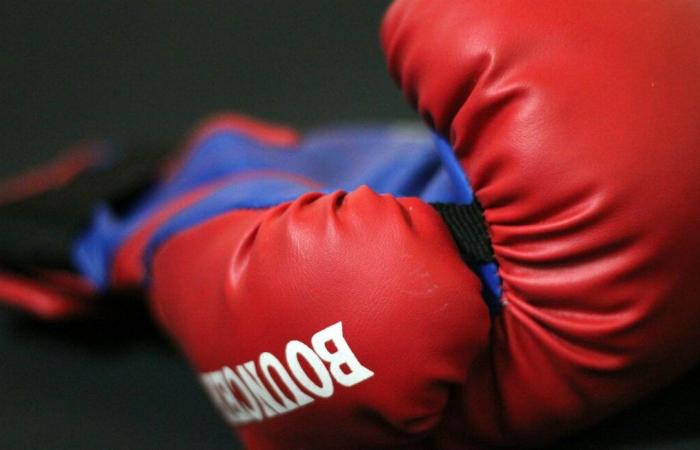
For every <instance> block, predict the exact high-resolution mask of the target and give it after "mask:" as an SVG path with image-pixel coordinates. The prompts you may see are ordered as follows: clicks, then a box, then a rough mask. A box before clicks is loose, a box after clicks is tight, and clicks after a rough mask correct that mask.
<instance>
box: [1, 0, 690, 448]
mask: <svg viewBox="0 0 700 450" xmlns="http://www.w3.org/2000/svg"><path fill="white" fill-rule="evenodd" d="M385 5H386V2H383V1H376V0H375V1H370V0H362V1H360V0H355V1H337V0H334V1H326V0H306V1H283V0H277V1H272V0H256V1H253V0H250V1H236V0H229V1H202V2H184V1H182V2H180V1H174V0H172V1H169V0H156V1H148V2H128V1H121V2H116V1H103V2H95V1H88V0H83V1H65V0H60V1H49V0H44V1H34V2H25V1H21V2H20V1H14V0H13V1H5V2H2V4H1V5H0V136H1V137H2V142H3V143H2V149H0V173H7V172H10V171H12V170H15V169H17V168H21V167H25V166H27V165H29V164H31V163H33V162H37V161H40V160H41V159H43V158H45V157H47V156H48V155H51V154H53V153H55V152H56V151H58V150H59V149H60V148H61V147H62V146H63V145H65V144H67V143H69V142H71V141H74V140H76V139H79V138H83V137H90V136H94V137H101V136H109V137H117V138H128V137H135V136H136V137H139V136H143V137H164V136H174V135H179V134H181V133H182V132H183V131H184V130H186V129H187V128H188V127H189V126H191V125H192V123H193V122H194V121H196V120H197V119H199V118H201V117H202V116H204V115H206V114H208V113H211V112H212V111H217V110H223V109H236V110H240V111H245V112H247V113H250V114H254V115H258V116H261V117H263V118H266V119H268V120H274V121H282V122H288V123H291V124H293V125H296V126H298V127H301V128H307V127H310V126H314V125H319V124H323V123H327V122H332V121H345V120H353V119H367V118H370V119H397V118H398V119H406V118H409V119H410V118H415V116H414V114H413V112H412V111H411V110H410V109H409V108H408V107H407V106H406V104H405V102H404V100H403V98H402V96H401V95H400V93H399V91H398V89H396V88H395V87H394V85H393V83H392V82H391V80H390V78H389V77H388V76H387V75H386V72H385V68H384V62H383V58H382V55H381V52H380V50H379V46H378V39H377V33H376V28H377V25H378V22H379V19H380V17H381V12H382V10H383V9H384V8H385ZM142 313H143V311H141V310H139V308H136V310H135V311H131V310H129V312H128V313H124V315H122V316H121V318H120V320H106V319H100V320H95V321H91V322H87V323H73V324H66V325H47V324H40V323H36V322H33V321H30V320H26V319H24V318H22V317H20V316H17V315H15V314H12V313H10V312H8V311H5V310H0V449H3V450H4V449H7V450H14V449H57V450H60V449H73V450H80V449H197V450H206V449H225V448H236V443H235V440H234V439H233V437H232V436H231V434H230V433H229V431H228V430H227V429H226V427H225V426H224V425H223V424H222V423H221V422H220V420H219V418H218V417H217V416H216V414H215V413H214V411H213V409H212V408H211V407H210V406H209V404H208V402H207V401H206V399H205V397H204V395H203V393H202V392H201V391H200V389H199V386H198V384H197V383H196V381H195V378H194V377H193V375H192V374H191V373H190V372H189V371H188V368H187V365H186V363H184V362H183V361H182V360H181V359H180V358H179V356H178V354H177V352H176V351H175V350H173V349H172V348H171V347H170V346H169V344H168V343H167V341H165V340H164V339H163V338H161V337H160V336H159V334H158V332H157V331H156V330H155V329H154V328H153V327H152V325H151V324H150V322H148V321H147V320H145V319H143V316H144V314H142ZM698 405H700V370H696V371H695V372H694V373H692V374H690V375H689V376H688V377H686V378H684V379H683V380H682V381H680V382H679V383H677V384H675V385H674V386H672V387H671V388H669V389H666V390H664V391H663V392H661V393H660V394H658V395H656V396H654V397H653V398H651V399H650V400H648V401H646V402H645V403H643V404H642V405H639V406H636V407H634V408H631V409H630V410H629V411H627V412H625V413H623V414H622V415H620V416H618V417H615V418H612V419H611V420H609V421H607V422H605V423H604V424H602V425H600V426H598V427H596V428H593V429H592V430H589V431H586V432H584V433H582V434H581V435H579V436H576V437H574V438H572V439H570V440H568V441H566V442H564V443H562V444H560V445H558V448H566V449H589V448H590V449H593V448H595V449H598V448H611V449H662V448H663V449H672V448H673V449H680V448H688V449H693V448H696V449H697V448H700V413H699V412H698Z"/></svg>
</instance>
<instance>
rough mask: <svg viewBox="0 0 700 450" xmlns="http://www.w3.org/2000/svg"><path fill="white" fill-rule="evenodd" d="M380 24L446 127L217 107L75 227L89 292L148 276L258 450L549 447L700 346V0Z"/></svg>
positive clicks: (25, 278) (78, 262) (174, 326)
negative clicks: (213, 115)
mask: <svg viewBox="0 0 700 450" xmlns="http://www.w3.org/2000/svg"><path fill="white" fill-rule="evenodd" d="M381 41H382V45H383V47H384V49H385V52H386V55H387V59H388V65H389V69H390V72H391V74H392V75H393V76H394V78H395V79H396V80H397V83H398V84H399V85H400V86H401V88H402V89H403V91H404V92H405V94H406V96H407V97H408V98H409V100H410V101H411V103H412V104H413V105H414V106H415V107H416V108H417V110H418V111H419V113H420V114H421V116H422V117H423V118H424V119H425V121H426V122H427V124H428V126H429V129H430V130H431V131H428V130H419V129H416V128H412V127H406V126H395V125H364V126H345V127H330V128H324V129H319V130H316V131H314V132H311V133H309V134H307V135H304V136H300V135H297V134H296V133H295V132H294V131H292V130H289V129H287V128H283V127H278V126H273V125H267V124H262V123H258V122H254V121H251V120H249V119H244V118H241V117H239V116H224V117H220V118H217V119H214V120H211V121H209V122H207V123H205V124H204V125H203V126H201V127H200V128H199V129H198V130H197V131H196V132H195V133H194V135H193V136H192V138H191V139H190V140H189V142H188V143H187V145H186V146H185V148H184V149H183V150H182V151H181V152H180V153H178V154H177V155H176V157H175V158H172V157H171V158H170V159H169V162H168V164H166V165H165V169H162V167H164V166H163V165H162V164H161V165H157V166H158V167H161V169H158V170H150V169H149V170H148V171H145V172H144V173H146V172H147V173H148V174H149V175H148V176H149V178H148V179H149V180H150V182H151V184H152V186H150V187H147V188H143V189H140V190H136V192H137V193H138V195H135V196H134V195H131V196H127V197H128V200H129V201H128V202H126V203H128V207H127V208H124V211H125V212H121V213H117V212H115V211H114V209H115V208H114V207H113V206H112V207H111V209H110V207H109V206H101V207H97V209H96V212H94V213H93V215H92V219H91V223H90V224H89V225H87V224H85V226H84V227H83V229H82V231H81V232H80V233H76V234H75V235H72V237H71V239H70V242H71V245H70V261H71V263H70V264H71V265H72V267H73V269H74V270H75V272H77V273H79V274H80V277H79V282H80V283H83V285H84V286H83V289H84V291H81V292H87V293H88V294H87V295H88V296H89V295H90V293H91V292H99V291H100V290H104V289H110V288H122V287H134V286H140V287H142V288H143V289H144V290H145V291H146V292H147V293H148V297H149V304H150V306H151V309H152V311H153V314H154V315H155V317H156V318H157V319H158V321H159V322H160V323H161V324H162V325H163V327H164V328H165V329H166V330H167V331H168V332H169V333H170V335H171V336H172V337H173V339H174V340H175V341H176V342H177V344H178V345H179V346H180V348H181V349H182V350H183V352H184V353H185V355H186V356H187V358H188V359H189V360H190V361H191V363H192V365H193V367H194V369H195V370H196V371H197V372H198V373H199V374H200V379H201V382H202V385H203V387H204V389H205V390H206V391H207V392H208V393H209V395H210V397H211V399H212V401H213V402H214V404H215V405H216V407H217V408H218V409H219V410H220V411H221V413H222V416H223V417H224V419H225V420H226V421H227V422H228V423H229V424H230V425H231V426H232V427H234V428H236V429H237V432H238V434H239V436H240V437H241V438H242V440H243V441H244V442H245V443H246V445H247V446H248V447H249V448H251V449H273V448H384V447H392V446H404V447H407V448H408V447H411V446H413V447H416V448H423V447H425V446H427V445H432V446H435V447H436V448H443V449H453V448H455V449H457V448H472V447H490V446H501V445H517V446H524V445H531V444H537V443H542V442H545V441H549V440H552V439H555V438H557V437H559V436H561V435H563V434H565V433H567V432H569V431H572V430H575V429H579V428H581V427H583V426H585V425H587V424H590V423H593V422H595V421H597V420H600V419H601V418H602V417H605V416H607V415H609V414H611V413H612V412H614V411H616V410H618V409H620V408H622V407H624V406H626V405H629V404H630V403H631V402H633V401H634V400H636V399H638V398H639V397H641V396H643V395H645V394H646V393H649V392H651V391H653V390H654V389H655V388H657V387H660V386H662V385H664V384H666V383H668V382H670V381H671V380H673V379H674V378H675V377H677V376H679V375H680V374H682V373H683V372H684V371H686V370H687V369H688V368H689V367H691V366H692V365H693V364H694V363H696V362H697V361H698V360H699V359H700V326H699V325H700V301H699V299H698V294H697V291H698V288H700V281H698V280H700V278H699V277H698V267H700V234H698V233H697V232H696V230H698V229H700V218H699V214H698V213H699V212H700V107H699V106H698V105H700V65H698V64H697V60H698V55H700V8H698V7H697V5H695V4H694V3H693V2H688V1H681V0H673V1H666V2H652V1H619V2H578V3H562V2H554V1H538V2H530V1H527V2H523V1H499V2H486V1H468V2H465V1H457V0H445V1H439V2H438V1H428V0H399V1H397V2H396V3H394V4H393V5H392V6H391V7H390V8H389V10H388V11H387V14H386V16H385V18H384V21H383V24H382V28H381ZM78 178H79V177H78ZM122 197H123V196H122ZM134 197H136V199H135V200H134ZM26 201H29V200H26V199H24V200H14V201H12V202H10V203H9V205H6V206H5V208H7V207H9V206H12V207H13V208H15V209H17V208H19V207H20V206H21V205H22V202H26ZM122 203H124V201H121V202H120V205H121V204H122ZM13 205H14V206H13ZM18 205H19V206H18ZM120 211H121V209H120ZM46 273H47V271H46V270H45V269H44V268H41V270H37V269H36V268H33V269H32V271H31V274H27V270H24V271H23V272H22V274H21V275H19V274H18V273H17V272H15V273H13V274H12V275H9V274H10V271H7V270H6V275H5V277H6V279H10V278H12V277H14V278H13V279H15V281H16V280H17V279H21V280H22V282H23V283H24V284H23V286H30V287H31V286H35V285H36V284H37V283H46V282H47V281H46V280H47V277H46ZM51 273H52V274H53V276H54V278H50V279H51V280H55V272H51ZM64 275H65V274H64ZM1 280H2V278H0V281H1ZM3 286H5V295H3V296H4V297H11V295H10V293H11V292H10V289H8V288H7V286H9V284H8V283H5V284H3V283H0V295H2V294H3ZM54 286H55V284H54V285H51V286H49V288H53V287H54ZM44 287H46V286H44ZM61 289H63V290H62V291H61V292H62V293H63V294H65V295H63V297H61V298H60V299H63V300H65V301H68V302H73V303H69V304H71V305H72V304H77V305H83V304H84V303H85V301H81V300H78V301H76V300H75V296H74V295H71V294H72V293H71V292H69V293H68V294H66V290H65V285H61ZM49 290H50V291H51V289H49ZM59 290H60V289H59ZM55 291H56V289H53V290H52V291H51V292H54V293H55ZM47 298H48V297H46V296H45V297H43V299H44V300H45V301H49V303H50V300H46V299H47ZM32 301H34V302H35V303H32ZM15 304H18V305H20V306H21V305H29V306H31V305H36V298H34V299H33V300H32V296H31V295H25V297H24V300H21V301H15ZM54 305H55V304H54ZM79 308H80V306H79V307H77V309H74V310H73V309H70V308H67V309H66V310H65V311H71V312H76V311H79ZM29 309H31V308H29ZM48 310H50V311H59V312H58V313H56V314H54V316H60V315H61V314H62V312H61V311H63V310H61V309H60V308H58V309H55V310H51V309H50V308H49V309H48ZM45 315H47V316H51V314H45Z"/></svg>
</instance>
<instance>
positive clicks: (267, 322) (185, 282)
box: [151, 188, 489, 449]
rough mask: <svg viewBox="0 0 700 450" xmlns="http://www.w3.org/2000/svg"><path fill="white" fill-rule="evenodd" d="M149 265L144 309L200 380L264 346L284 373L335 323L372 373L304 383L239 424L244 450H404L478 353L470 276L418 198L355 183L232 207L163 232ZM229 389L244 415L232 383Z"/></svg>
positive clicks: (475, 291) (479, 320) (483, 327)
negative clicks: (269, 413)
mask: <svg viewBox="0 0 700 450" xmlns="http://www.w3.org/2000/svg"><path fill="white" fill-rule="evenodd" d="M153 264H154V265H153V285H152V289H151V294H152V295H151V297H152V299H153V308H154V310H155V314H156V315H157V316H158V317H159V318H160V320H161V322H162V323H163V324H164V325H165V327H166V328H167V329H168V330H169V331H170V333H171V334H172V335H173V336H174V338H175V339H176V341H177V342H178V343H179V344H180V346H181V347H182V348H183V349H184V351H185V353H186V354H187V356H188V358H189V359H190V361H191V362H192V363H193V365H194V367H195V369H196V370H197V371H198V372H199V373H200V374H208V373H214V372H216V371H219V370H222V368H223V367H224V366H226V367H228V368H231V369H234V370H235V369H236V367H237V365H242V364H244V363H245V362H247V361H253V362H254V363H256V364H257V361H258V357H259V355H261V354H262V353H264V352H270V353H271V354H272V355H274V356H275V357H277V358H279V360H280V361H282V364H283V365H284V366H285V368H286V370H287V371H289V370H290V365H289V363H288V361H289V360H287V362H285V346H287V345H288V343H289V342H291V341H295V340H298V341H301V342H302V343H304V344H306V345H310V344H309V342H310V341H312V336H314V335H315V334H316V333H317V332H319V331H320V330H323V329H326V328H327V327H329V326H331V325H333V324H336V323H338V322H340V323H341V324H342V332H343V336H344V339H345V340H346V342H347V344H348V346H349V347H350V348H351V350H352V352H353V353H354V355H355V357H356V358H357V360H358V361H359V363H360V364H362V365H363V366H364V367H365V368H367V369H368V370H370V371H371V372H373V375H372V376H371V377H370V378H368V379H365V380H364V381H362V382H361V383H357V384H354V385H352V386H342V385H340V384H339V383H338V382H334V389H333V393H332V395H330V396H328V397H327V398H324V396H319V395H315V394H313V393H312V392H311V391H309V390H308V389H305V390H304V391H305V392H306V394H308V395H309V396H310V397H311V399H312V400H313V401H312V402H310V403H309V404H305V405H303V406H301V407H299V408H298V409H295V410H293V411H291V412H287V413H286V414H281V415H278V416H276V417H273V418H268V419H266V420H263V421H259V422H257V421H252V422H249V423H248V424H245V425H243V426H241V427H240V430H239V433H240V436H241V437H242V438H243V440H244V441H245V443H246V444H247V446H248V448H251V449H273V448H275V449H278V448H324V449H326V448H339V447H338V446H339V445H340V446H341V447H342V448H378V447H379V446H383V445H392V444H399V443H404V444H405V443H414V444H415V443H416V442H417V440H418V439H419V438H421V437H424V436H425V432H426V431H430V430H432V429H433V428H434V427H436V426H437V425H438V423H439V422H440V421H441V420H442V419H443V414H444V411H445V409H446V408H448V404H447V401H448V397H449V396H450V395H451V394H452V393H453V392H454V391H455V390H458V388H459V386H461V385H463V384H465V383H467V380H468V368H469V366H470V364H471V362H472V361H473V360H474V359H475V358H477V356H478V355H479V354H481V353H482V352H483V351H485V349H486V346H487V339H488V328H489V317H488V311H487V309H486V306H485V304H484V302H483V301H482V300H481V298H480V296H479V291H480V285H479V281H478V279H477V278H476V277H475V276H474V275H473V274H472V273H471V272H470V271H469V270H468V268H467V267H466V266H465V265H464V264H463V262H462V261H461V260H460V258H459V254H458V252H457V249H456V247H455V245H454V243H453V242H452V240H451V237H450V235H449V233H448V231H447V229H446V228H445V226H444V225H443V223H442V222H441V219H440V217H439V216H438V215H437V213H436V212H435V211H434V210H433V209H432V208H431V207H430V206H428V205H426V204H425V203H423V202H421V201H420V200H418V199H399V200H397V199H394V198H392V197H390V196H380V195H377V194H375V193H374V192H372V191H371V190H369V189H368V188H360V189H358V190H357V191H354V192H352V193H350V194H347V195H346V194H344V193H341V192H336V193H333V194H328V195H321V194H313V193H312V194H307V195H304V196H302V197H300V198H299V199H297V200H295V201H294V202H292V203H287V204H283V205H280V206H278V207H275V208H272V209H270V210H262V211H239V212H232V213H228V214H224V215H222V216H219V217H217V218H215V219H212V220H209V221H207V222H204V223H203V224H201V225H198V226H196V227H194V228H192V229H188V230H186V231H183V232H181V233H179V234H177V235H175V236H174V237H173V238H171V239H170V240H168V241H167V242H166V243H165V244H164V245H163V246H162V247H161V248H160V249H159V250H158V251H157V252H156V255H155V258H154V263H153ZM336 347H338V346H336ZM314 348H316V347H314ZM288 349H289V347H287V350H288ZM336 350H337V348H336V349H334V348H333V346H329V347H328V351H329V352H334V351H336ZM319 354H320V353H319ZM302 365H303V364H302ZM327 366H328V365H327ZM304 370H305V371H306V373H307V374H310V375H308V376H309V377H310V378H313V377H314V375H313V372H310V371H309V367H308V365H307V366H306V367H305V369H304ZM343 370H344V371H345V372H346V373H347V372H348V367H345V368H344V369H343ZM259 371H260V369H259V368H258V372H259ZM331 372H332V370H331ZM315 379H316V382H317V383H318V382H319V381H318V380H319V378H318V376H317V377H316V378H315ZM203 383H205V380H204V379H203ZM277 384H278V385H280V386H282V383H280V381H279V380H278V381H277ZM205 385H206V383H205ZM267 389H268V390H269V391H270V392H273V389H274V388H273V387H271V386H270V384H269V383H267ZM281 389H283V390H284V388H283V387H282V388H281ZM227 390H228V392H229V393H233V394H234V395H235V396H236V397H238V400H239V402H241V403H242V404H243V405H244V407H246V405H247V408H248V409H250V405H251V403H250V402H249V401H247V400H246V398H245V396H244V395H243V396H241V390H238V391H236V386H235V385H234V384H231V383H229V388H227ZM285 392H286V396H287V398H288V399H294V395H292V394H291V392H290V391H289V390H287V391H285ZM225 395H226V394H225V393H224V395H223V397H225ZM214 397H217V395H214ZM276 399H277V401H278V402H282V400H283V399H282V398H281V397H279V396H277V397H276ZM307 400H308V399H307ZM215 401H217V402H218V403H220V405H219V406H220V407H222V405H221V403H222V400H221V399H219V400H217V399H216V398H215ZM297 403H301V402H297ZM223 409H225V405H224V408H223Z"/></svg>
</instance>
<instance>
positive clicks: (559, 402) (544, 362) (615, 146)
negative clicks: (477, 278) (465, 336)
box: [382, 0, 700, 446]
mask: <svg viewBox="0 0 700 450" xmlns="http://www.w3.org/2000/svg"><path fill="white" fill-rule="evenodd" d="M382 43H383V46H384V48H385V51H386V53H387V58H388V61H389V67H390V70H391V72H392V74H393V76H394V77H395V78H396V80H397V81H398V83H399V84H400V85H401V87H402V88H403V90H404V92H405V93H406V95H407V97H408V98H409V99H410V100H411V102H412V103H413V104H414V105H415V106H416V108H417V109H418V110H419V112H420V114H421V115H422V116H423V117H424V118H425V119H426V120H427V121H428V123H430V124H432V125H433V126H434V127H435V128H436V129H437V130H439V131H440V132H441V133H443V134H444V135H446V136H449V139H450V141H451V143H452V145H453V147H454V148H455V151H456V152H457V154H458V156H459V158H460V159H461V162H462V165H463V167H464V169H465V171H466V172H467V174H468V176H469V178H470V180H471V183H472V185H473V187H474V189H475V192H476V196H477V197H478V199H479V200H480V202H481V204H482V205H483V206H484V208H485V215H486V219H487V221H488V224H489V229H490V233H491V236H492V241H493V245H494V250H495V254H496V257H497V260H498V262H499V265H500V275H501V277H502V279H503V287H504V300H505V302H506V307H505V308H504V310H503V313H502V315H501V316H499V317H498V318H497V319H496V320H495V321H494V323H493V329H492V330H491V344H490V353H489V354H488V355H487V356H486V357H484V358H483V359H482V360H480V361H478V362H477V363H475V364H474V365H473V366H472V369H471V372H470V374H471V378H470V380H469V382H468V383H466V384H465V385H464V386H465V389H464V391H463V393H462V395H463V417H462V419H460V420H456V421H455V432H457V430H460V429H461V431H462V432H463V434H464V436H466V439H468V440H471V441H479V440H481V441H485V442H488V443H507V442H511V443H512V442H517V443H520V444H522V443H524V442H538V441H542V440H546V439H550V438H553V437H555V436H558V435H561V434H563V433H565V432H567V431H568V430H570V429H572V428H576V427H580V426H583V425H585V424H586V423H589V422H592V421H595V420H598V419H600V418H601V417H602V416H604V415H605V414H608V413H609V412H611V411H613V410H615V409H617V408H619V407H621V406H622V405H626V404H628V403H630V402H631V401H632V400H633V399H635V398H637V397H639V396H641V395H644V394H645V393H647V392H649V391H650V390H652V389H653V388H655V387H657V386H660V385H663V384H664V383H666V382H668V381H669V380H670V379H672V378H673V377H675V376H677V375H679V374H680V373H682V372H683V371H684V370H686V369H687V368H688V367H689V365H690V364H691V363H693V362H695V361H697V360H698V357H699V356H700V301H699V300H700V299H699V298H698V290H699V288H700V277H699V276H698V275H699V273H698V267H700V233H698V230H700V216H699V214H698V212H699V207H700V64H699V63H698V61H699V59H698V58H699V55H700V5H699V4H698V3H697V2H692V1H680V0H665V1H655V0H649V1H641V0H622V1H608V2H597V1H581V2H562V1H557V0H551V1H539V0H538V1H522V0H517V1H516V0H507V1H491V0H489V1H486V0H484V1H462V0H445V1H440V2H435V1H427V0H425V1H422V0H417V1H414V0H400V1H398V2H396V3H395V4H393V5H392V7H391V8H390V10H389V11H388V14H387V15H386V17H385V20H384V22H383V26H382ZM446 439H447V438H446ZM446 446H447V444H446Z"/></svg>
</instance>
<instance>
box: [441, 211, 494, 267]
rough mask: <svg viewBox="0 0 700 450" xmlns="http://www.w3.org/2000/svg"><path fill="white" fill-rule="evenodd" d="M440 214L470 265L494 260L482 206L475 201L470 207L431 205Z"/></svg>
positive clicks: (465, 260) (464, 258) (461, 253)
mask: <svg viewBox="0 0 700 450" xmlns="http://www.w3.org/2000/svg"><path fill="white" fill-rule="evenodd" d="M430 206H432V207H433V208H435V210H436V211H437V212H438V213H439V214H440V216H441V217H442V220H443V221H444V222H445V224H446V225H447V228H448V229H449V230H450V234H451V235H452V238H453V239H454V241H455V243H456V244H457V247H458V248H459V252H460V255H461V257H462V259H463V260H464V262H465V263H467V264H468V265H470V266H472V265H478V264H483V263H487V262H491V261H493V260H494V258H493V249H492V248H491V238H490V237H489V233H488V230H487V228H486V221H485V219H484V211H483V209H482V208H481V205H480V204H479V203H478V202H477V201H474V202H473V203H471V204H469V205H459V204H454V203H431V204H430Z"/></svg>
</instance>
